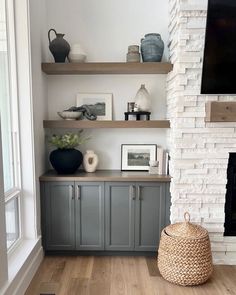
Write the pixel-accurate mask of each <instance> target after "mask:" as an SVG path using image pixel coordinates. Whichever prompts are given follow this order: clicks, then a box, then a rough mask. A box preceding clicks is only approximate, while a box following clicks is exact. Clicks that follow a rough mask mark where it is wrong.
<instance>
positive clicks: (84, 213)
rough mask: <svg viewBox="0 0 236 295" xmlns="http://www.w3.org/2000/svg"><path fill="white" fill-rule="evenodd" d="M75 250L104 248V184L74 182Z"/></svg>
mask: <svg viewBox="0 0 236 295" xmlns="http://www.w3.org/2000/svg"><path fill="white" fill-rule="evenodd" d="M75 202H76V210H75V228H76V229H75V231H76V249H77V250H103V249H104V184H103V183H101V182H100V183H99V182H87V183H86V182H76V183H75Z"/></svg>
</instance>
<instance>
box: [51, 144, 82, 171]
mask: <svg viewBox="0 0 236 295" xmlns="http://www.w3.org/2000/svg"><path fill="white" fill-rule="evenodd" d="M49 159H50V162H51V164H52V167H53V168H54V169H55V170H56V171H57V173H58V174H73V173H75V172H76V170H77V169H78V168H79V167H80V165H81V164H82V162H83V154H82V153H81V152H80V151H78V150H76V149H57V150H54V151H52V152H51V154H50V157H49Z"/></svg>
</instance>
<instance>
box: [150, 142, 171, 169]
mask: <svg viewBox="0 0 236 295" xmlns="http://www.w3.org/2000/svg"><path fill="white" fill-rule="evenodd" d="M169 160H170V156H169V153H168V151H167V150H164V149H163V148H162V147H157V161H158V170H157V171H158V174H159V175H169ZM150 172H151V169H150Z"/></svg>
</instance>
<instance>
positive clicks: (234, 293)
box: [25, 256, 236, 295]
mask: <svg viewBox="0 0 236 295" xmlns="http://www.w3.org/2000/svg"><path fill="white" fill-rule="evenodd" d="M39 294H50V295H51V294H56V295H67V294H68V295H236V267H235V266H223V265H220V266H215V267H214V273H213V276H212V278H211V279H210V280H209V281H208V282H207V283H206V284H204V285H201V286H197V287H180V286H176V285H173V284H171V283H168V282H167V281H165V280H164V279H163V278H162V277H161V276H160V273H159V271H158V268H157V266H156V260H155V258H150V257H123V256H119V257H118V256H112V257H111V256H106V257H100V256H96V257H93V256H76V257H68V256H67V257H62V256H60V257H55V256H47V257H45V258H44V260H43V262H42V264H41V266H40V268H39V270H38V271H37V273H36V275H35V277H34V278H33V280H32V282H31V284H30V286H29V288H28V290H27V291H26V293H25V295H39Z"/></svg>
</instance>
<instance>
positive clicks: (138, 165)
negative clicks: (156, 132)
mask: <svg viewBox="0 0 236 295" xmlns="http://www.w3.org/2000/svg"><path fill="white" fill-rule="evenodd" d="M156 155H157V145H156V144H122V145H121V170H122V171H148V170H149V161H156Z"/></svg>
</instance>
